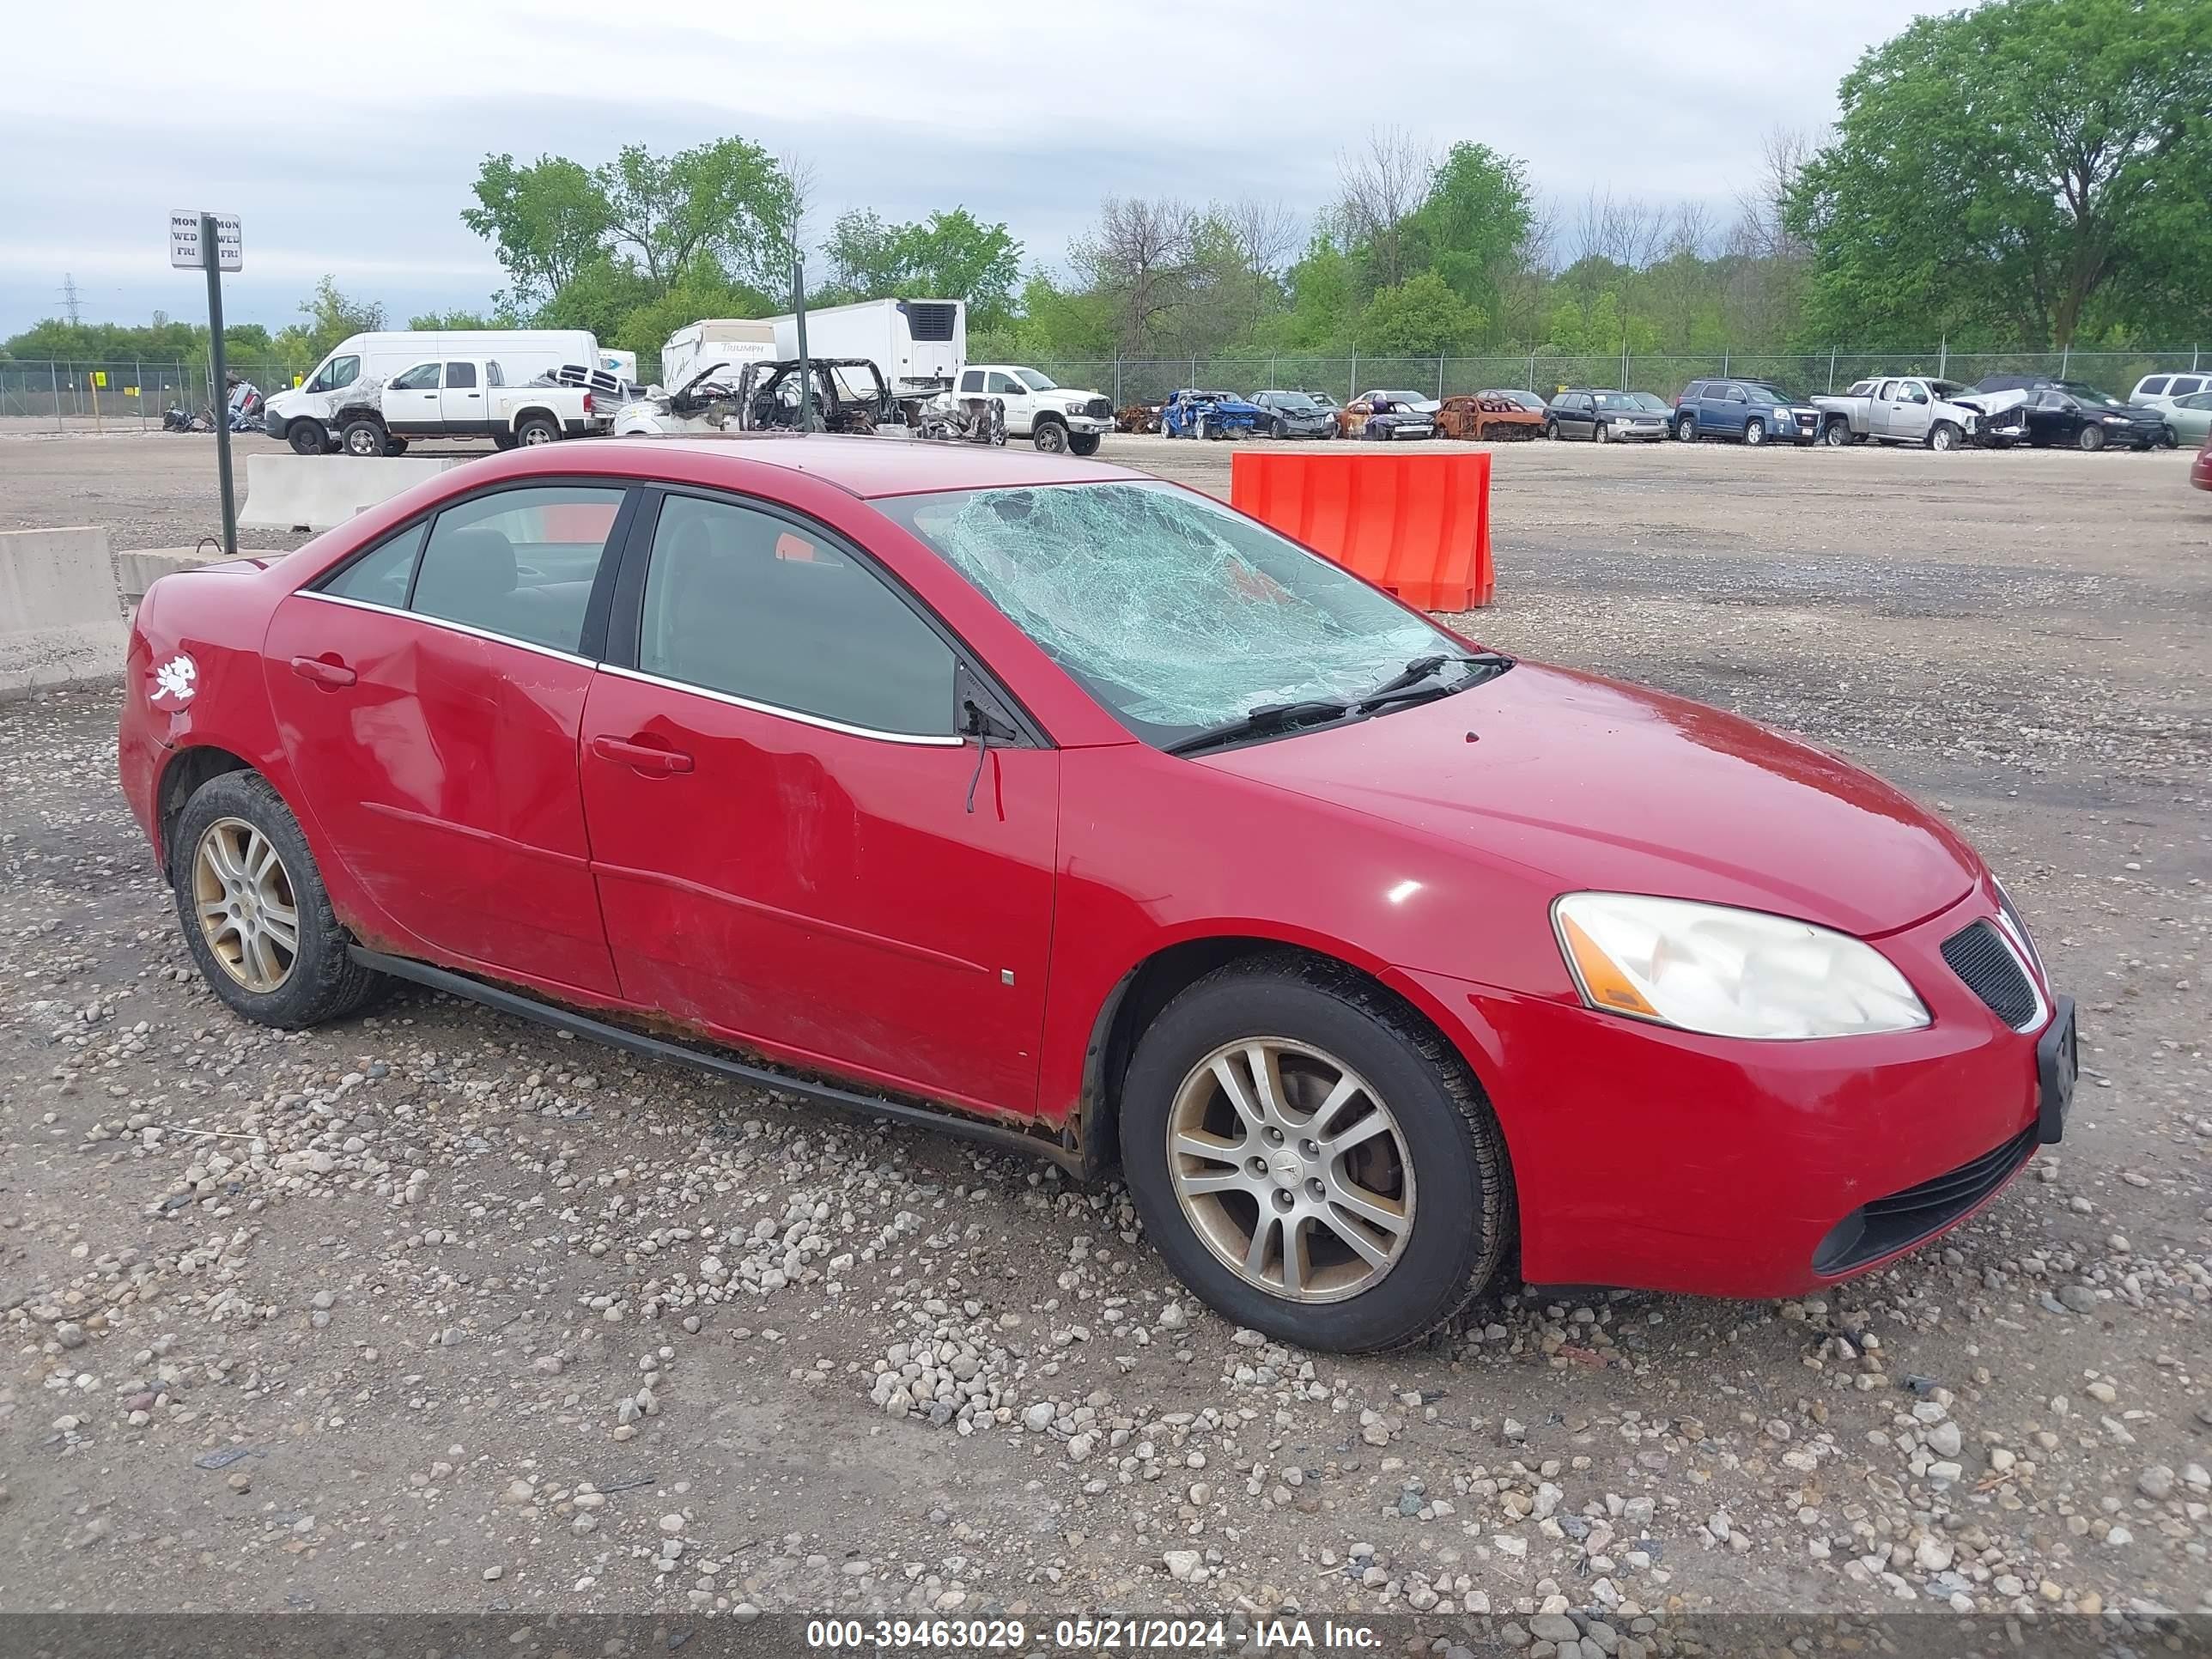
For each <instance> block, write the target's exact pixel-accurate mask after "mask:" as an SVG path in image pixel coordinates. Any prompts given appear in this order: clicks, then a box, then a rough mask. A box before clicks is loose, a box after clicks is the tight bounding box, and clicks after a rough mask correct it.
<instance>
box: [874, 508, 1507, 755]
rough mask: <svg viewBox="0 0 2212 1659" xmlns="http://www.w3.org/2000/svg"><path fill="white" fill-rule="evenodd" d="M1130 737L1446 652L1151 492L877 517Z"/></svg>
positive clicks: (1407, 618) (1274, 541) (1386, 608)
mask: <svg viewBox="0 0 2212 1659" xmlns="http://www.w3.org/2000/svg"><path fill="white" fill-rule="evenodd" d="M874 505H875V507H877V509H878V511H879V512H881V513H884V514H885V515H886V516H887V517H889V518H890V519H891V520H893V521H894V522H896V523H897V524H899V525H901V526H904V527H905V528H907V529H908V530H911V531H912V532H914V533H915V535H917V536H919V537H921V539H922V540H923V541H925V542H927V543H928V544H929V545H930V546H931V547H933V549H935V550H937V551H938V553H939V554H940V555H942V556H943V557H944V558H945V562H947V563H949V564H951V566H952V568H954V569H956V570H957V571H958V572H959V573H960V574H962V575H963V576H964V577H966V578H967V579H968V580H969V581H970V582H971V583H973V584H974V585H975V586H976V587H977V588H978V589H980V590H981V592H982V593H983V594H984V595H985V596H986V597H987V599H990V600H991V602H992V603H993V604H994V605H997V606H998V607H999V609H1000V611H1004V612H1005V613H1006V616H1007V617H1009V618H1010V619H1011V620H1012V622H1013V623H1015V625H1016V626H1018V628H1020V629H1022V631H1023V632H1024V633H1025V634H1027V635H1029V636H1030V638H1031V639H1033V640H1035V641H1036V642H1037V644H1038V645H1039V646H1040V647H1042V648H1043V650H1044V651H1045V653H1047V654H1048V655H1049V656H1050V657H1051V658H1052V659H1054V661H1055V662H1057V663H1059V664H1060V666H1061V667H1063V668H1065V669H1066V670H1067V671H1068V672H1069V673H1071V674H1073V676H1074V677H1075V678H1077V679H1078V680H1079V681H1080V682H1081V683H1082V684H1083V685H1084V686H1085V688H1086V689H1087V690H1089V691H1090V692H1091V695H1092V696H1096V697H1097V698H1098V699H1099V700H1100V701H1101V702H1103V703H1104V704H1105V705H1106V706H1107V707H1108V708H1109V709H1111V710H1112V711H1113V712H1114V714H1115V715H1116V716H1117V717H1119V718H1120V719H1121V720H1122V722H1123V723H1124V724H1126V725H1127V726H1129V727H1130V729H1131V730H1132V731H1133V732H1136V733H1137V735H1138V736H1139V737H1142V738H1146V739H1148V740H1150V741H1152V742H1155V743H1160V744H1166V743H1170V742H1173V741H1174V740H1175V739H1176V738H1179V737H1184V736H1187V735H1188V734H1189V733H1190V732H1194V731H1197V730H1199V729H1200V728H1202V727H1205V726H1213V725H1217V724H1218V723H1219V722H1221V721H1224V720H1234V719H1236V718H1237V717H1238V716H1239V715H1242V714H1246V713H1247V712H1249V710H1251V709H1252V708H1255V707H1258V706H1260V705H1261V704H1266V703H1282V702H1300V701H1303V700H1305V699H1309V698H1345V697H1357V696H1362V695H1364V693H1366V692H1367V691H1368V690H1370V689H1371V688H1372V687H1374V685H1375V684H1376V683H1377V682H1378V681H1380V680H1382V679H1383V678H1387V677H1388V676H1389V675H1390V674H1391V673H1393V672H1395V671H1397V670H1398V669H1400V668H1401V667H1402V666H1403V665H1405V664H1406V663H1407V661H1409V660H1410V659H1413V658H1415V657H1419V656H1421V655H1423V654H1425V653H1436V652H1449V653H1453V654H1460V653H1464V651H1465V650H1466V647H1465V646H1464V644H1463V643H1462V642H1461V641H1458V640H1455V639H1454V638H1453V637H1452V636H1451V635H1448V634H1446V633H1444V632H1443V630H1442V629H1437V628H1436V627H1434V626H1432V625H1431V624H1430V623H1426V622H1424V621H1423V620H1422V619H1421V618H1420V617H1418V616H1415V615H1413V614H1412V613H1411V612H1409V611H1405V610H1403V609H1401V607H1400V606H1399V605H1396V604H1395V602H1393V601H1392V600H1390V599H1387V598H1385V597H1384V596H1383V595H1382V594H1381V593H1378V592H1376V591H1375V590H1374V589H1373V588H1371V587H1369V586H1367V585H1366V584H1365V583H1364V582H1361V581H1359V580H1357V579H1356V578H1354V577H1352V575H1350V574H1347V573H1346V572H1345V571H1343V570H1341V569H1340V568H1337V567H1336V566H1335V565H1333V564H1331V563H1329V562H1328V561H1327V560H1326V559H1323V558H1322V557H1321V556H1319V555H1318V554H1314V553H1309V552H1308V551H1306V550H1305V549H1304V548H1302V547H1300V546H1298V545H1297V544H1296V543H1294V542H1291V541H1287V540H1285V538H1282V537H1280V536H1279V535H1277V534H1276V533H1275V532H1273V531H1272V530H1269V529H1267V527H1266V526H1262V525H1260V524H1257V523H1255V522H1254V521H1253V520H1249V519H1247V518H1245V517H1244V516H1243V515H1242V514H1241V513H1234V512H1231V510H1230V509H1229V508H1228V507H1224V506H1222V505H1221V504H1220V503H1218V501H1211V500H1208V499H1207V498H1206V497H1205V496H1202V495H1193V494H1191V493H1190V492H1189V491H1188V490H1183V489H1176V487H1175V486H1173V485H1171V484H1165V483H1157V484H1153V483H1093V484H1054V485H1048V486H1045V487H1043V488H1040V489H965V490H946V491H944V492H942V493H940V494H937V495H904V496H896V497H893V498H891V499H889V500H884V501H877V502H875V503H874Z"/></svg>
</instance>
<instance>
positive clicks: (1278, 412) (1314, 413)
mask: <svg viewBox="0 0 2212 1659" xmlns="http://www.w3.org/2000/svg"><path fill="white" fill-rule="evenodd" d="M1252 401H1253V402H1254V403H1255V404H1259V405H1260V407H1261V408H1262V409H1264V410H1267V415H1268V418H1269V419H1270V420H1271V421H1272V422H1273V425H1263V426H1261V428H1259V429H1260V430H1261V431H1262V432H1267V433H1270V434H1272V435H1274V436H1275V437H1278V438H1334V436H1336V410H1334V409H1332V408H1329V407H1327V406H1325V405H1324V404H1321V403H1319V402H1317V401H1316V399H1315V398H1313V396H1312V395H1311V394H1310V393H1309V392H1254V393H1253V394H1252Z"/></svg>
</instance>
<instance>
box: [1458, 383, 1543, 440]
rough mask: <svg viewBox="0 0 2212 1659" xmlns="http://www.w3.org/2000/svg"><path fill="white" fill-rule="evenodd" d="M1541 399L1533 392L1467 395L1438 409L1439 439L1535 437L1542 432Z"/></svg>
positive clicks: (1464, 394) (1471, 393)
mask: <svg viewBox="0 0 2212 1659" xmlns="http://www.w3.org/2000/svg"><path fill="white" fill-rule="evenodd" d="M1544 409H1545V404H1544V400H1543V399H1542V398H1540V397H1538V396H1537V395H1536V394H1535V393H1534V392H1506V391H1490V392H1461V393H1459V394H1457V395H1456V396H1454V397H1449V398H1445V399H1444V400H1443V404H1440V405H1439V406H1438V408H1437V436H1438V437H1439V438H1469V439H1474V440H1478V441H1480V440H1482V439H1493V440H1495V439H1513V438H1534V437H1537V436H1540V435H1541V434H1542V432H1543V430H1544Z"/></svg>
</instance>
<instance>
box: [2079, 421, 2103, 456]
mask: <svg viewBox="0 0 2212 1659" xmlns="http://www.w3.org/2000/svg"><path fill="white" fill-rule="evenodd" d="M2074 441H2075V443H2076V444H2078V445H2079V446H2080V447H2081V450H2082V452H2083V453H2086V454H2090V455H2093V454H2095V453H2097V452H2098V451H2099V450H2100V449H2102V448H2103V447H2105V428H2102V427H2101V426H2085V427H2083V428H2081V432H2080V434H2079V435H2077V436H2076V437H2075V440H2074Z"/></svg>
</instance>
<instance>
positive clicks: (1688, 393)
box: [1675, 380, 1705, 404]
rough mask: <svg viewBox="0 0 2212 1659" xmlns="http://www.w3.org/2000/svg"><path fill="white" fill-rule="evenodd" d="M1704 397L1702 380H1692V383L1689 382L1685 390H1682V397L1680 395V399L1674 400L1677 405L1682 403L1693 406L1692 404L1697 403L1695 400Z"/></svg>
mask: <svg viewBox="0 0 2212 1659" xmlns="http://www.w3.org/2000/svg"><path fill="white" fill-rule="evenodd" d="M1704 396H1705V382H1704V381H1703V380H1692V381H1691V382H1690V384H1689V386H1687V387H1686V388H1685V390H1684V391H1683V392H1682V395H1681V396H1680V398H1676V399H1675V402H1677V403H1684V404H1693V403H1695V402H1697V400H1698V399H1699V398H1702V397H1704Z"/></svg>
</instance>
